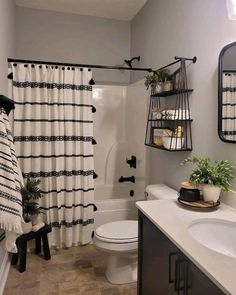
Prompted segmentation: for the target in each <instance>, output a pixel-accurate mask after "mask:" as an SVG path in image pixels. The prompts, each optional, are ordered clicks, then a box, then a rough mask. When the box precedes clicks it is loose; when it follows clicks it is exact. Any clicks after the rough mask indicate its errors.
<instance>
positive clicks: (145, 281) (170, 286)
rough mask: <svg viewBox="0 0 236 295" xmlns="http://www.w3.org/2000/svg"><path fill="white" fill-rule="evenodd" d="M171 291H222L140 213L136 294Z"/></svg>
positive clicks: (215, 294)
mask: <svg viewBox="0 0 236 295" xmlns="http://www.w3.org/2000/svg"><path fill="white" fill-rule="evenodd" d="M176 226H178V224H176ZM172 294H173V295H176V294H178V295H222V294H224V293H223V292H222V291H221V290H220V289H219V288H218V287H216V285H214V283H213V282H212V281H211V280H210V279H209V278H208V277H207V276H205V275H204V274H203V273H202V272H201V271H200V270H199V269H198V268H197V267H196V266H195V265H194V264H193V263H192V262H191V261H190V260H189V259H188V258H187V257H186V256H185V255H184V254H183V253H182V252H181V251H180V250H179V249H178V248H177V247H176V246H175V245H174V244H173V243H172V242H171V241H170V240H169V239H168V238H167V237H166V236H165V235H164V234H163V233H162V232H161V231H160V230H159V229H158V228H157V227H156V226H155V225H154V224H153V223H152V222H151V221H150V220H149V219H148V218H147V217H145V215H143V214H142V213H141V212H139V249H138V295H172Z"/></svg>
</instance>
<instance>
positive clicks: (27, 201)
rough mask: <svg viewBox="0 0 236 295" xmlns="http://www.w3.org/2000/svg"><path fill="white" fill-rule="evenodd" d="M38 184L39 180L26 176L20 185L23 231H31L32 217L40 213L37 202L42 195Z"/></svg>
mask: <svg viewBox="0 0 236 295" xmlns="http://www.w3.org/2000/svg"><path fill="white" fill-rule="evenodd" d="M39 184H40V180H36V179H30V178H27V180H26V183H25V185H24V186H22V187H21V196H22V209H23V219H24V221H25V223H23V225H22V228H23V232H24V233H28V232H30V231H31V229H32V221H33V219H34V218H36V217H37V216H38V215H39V214H41V213H42V212H41V210H40V207H39V204H38V202H37V200H38V199H40V198H41V197H42V194H41V191H40V189H39V188H38V185H39Z"/></svg>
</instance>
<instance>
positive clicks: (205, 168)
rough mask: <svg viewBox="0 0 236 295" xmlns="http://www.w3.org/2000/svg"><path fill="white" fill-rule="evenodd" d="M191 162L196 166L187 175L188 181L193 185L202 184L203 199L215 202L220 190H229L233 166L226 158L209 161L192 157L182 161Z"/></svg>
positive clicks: (184, 162) (232, 176) (232, 177)
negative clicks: (213, 162) (213, 161)
mask: <svg viewBox="0 0 236 295" xmlns="http://www.w3.org/2000/svg"><path fill="white" fill-rule="evenodd" d="M186 163H193V164H195V165H196V166H197V168H196V169H194V170H193V171H192V173H191V174H190V177H189V182H190V183H192V184H194V185H195V186H198V187H199V186H202V191H203V198H204V201H213V202H217V201H218V199H219V197H220V193H221V190H223V191H229V188H230V185H231V182H232V180H233V179H234V170H235V166H233V165H231V164H230V162H229V161H228V160H220V161H218V162H215V164H212V163H211V160H210V159H209V158H201V157H192V158H187V159H185V160H184V161H183V162H182V165H184V164H186Z"/></svg>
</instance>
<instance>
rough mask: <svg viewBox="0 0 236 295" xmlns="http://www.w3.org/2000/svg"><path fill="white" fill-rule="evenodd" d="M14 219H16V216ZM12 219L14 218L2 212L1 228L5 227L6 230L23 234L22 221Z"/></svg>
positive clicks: (0, 217)
mask: <svg viewBox="0 0 236 295" xmlns="http://www.w3.org/2000/svg"><path fill="white" fill-rule="evenodd" d="M18 218H20V217H18ZM18 218H17V219H18ZM14 219H16V217H14ZM12 221H13V220H12V218H10V216H9V215H7V214H2V215H1V216H0V228H1V229H3V230H5V231H10V232H14V233H16V234H19V235H21V234H22V233H23V231H22V227H21V222H19V221H17V222H16V221H15V222H14V223H13V222H12ZM19 224H20V225H19Z"/></svg>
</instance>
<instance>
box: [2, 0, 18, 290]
mask: <svg viewBox="0 0 236 295" xmlns="http://www.w3.org/2000/svg"><path fill="white" fill-rule="evenodd" d="M0 40H1V49H0V94H5V95H7V58H8V57H9V56H12V55H14V52H15V1H14V0H1V1H0ZM7 262H8V260H7V257H6V253H5V252H4V251H2V249H1V248H0V294H2V291H3V287H4V284H5V280H6V276H7V273H8V269H9V265H8V264H7Z"/></svg>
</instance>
